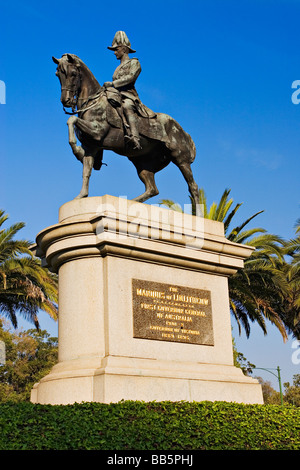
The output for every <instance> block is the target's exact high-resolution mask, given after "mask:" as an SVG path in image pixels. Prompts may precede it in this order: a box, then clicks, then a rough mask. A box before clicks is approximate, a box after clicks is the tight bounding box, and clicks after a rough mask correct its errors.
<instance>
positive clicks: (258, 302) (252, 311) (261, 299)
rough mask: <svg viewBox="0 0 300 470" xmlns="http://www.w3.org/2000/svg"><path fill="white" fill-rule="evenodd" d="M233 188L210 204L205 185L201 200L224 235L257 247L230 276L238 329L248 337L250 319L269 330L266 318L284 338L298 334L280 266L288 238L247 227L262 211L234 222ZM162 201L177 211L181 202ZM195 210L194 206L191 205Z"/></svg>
mask: <svg viewBox="0 0 300 470" xmlns="http://www.w3.org/2000/svg"><path fill="white" fill-rule="evenodd" d="M229 195H230V189H225V191H224V192H223V194H222V196H221V199H220V201H219V203H216V202H214V203H212V204H211V205H210V206H208V203H207V198H206V195H205V192H204V190H203V189H200V190H199V203H200V205H201V208H202V213H203V216H204V217H205V218H208V219H211V220H216V221H219V222H223V223H224V230H225V236H226V238H227V239H228V240H230V241H232V242H234V243H242V244H246V245H249V246H252V247H253V248H254V251H253V254H252V255H251V256H250V257H249V258H248V259H247V260H245V263H244V268H243V269H240V270H238V272H237V273H236V274H235V275H233V276H231V277H230V278H229V296H230V309H231V313H232V314H233V316H234V318H235V320H236V322H237V325H238V328H239V331H240V333H241V329H242V328H244V330H245V332H246V335H247V337H249V335H250V331H251V323H253V322H256V323H257V324H258V325H259V326H260V327H261V328H262V330H263V332H264V334H267V326H266V325H267V321H270V322H271V323H273V324H274V325H275V326H276V327H277V328H278V330H279V331H280V333H281V335H282V337H283V339H284V340H286V339H287V332H292V333H293V334H294V335H295V336H297V332H296V331H295V328H293V327H292V325H291V323H290V322H289V323H288V322H287V321H286V320H287V312H286V310H285V308H284V301H283V298H284V293H283V288H284V287H285V288H286V289H287V288H289V286H288V285H287V283H286V282H284V281H283V278H282V275H281V274H280V273H281V267H282V266H283V265H284V263H285V260H284V255H285V251H284V250H285V249H286V247H285V245H286V243H285V240H284V239H282V238H281V237H279V236H277V235H273V234H269V233H267V231H266V230H265V229H263V228H261V227H254V228H247V226H249V224H250V222H251V221H252V220H253V219H254V218H255V217H257V216H258V215H259V214H261V213H262V212H263V211H259V212H257V213H255V214H254V215H252V216H250V217H249V218H247V219H246V220H245V221H243V222H242V223H240V224H239V225H233V228H231V227H232V223H233V221H234V217H235V215H236V213H237V211H238V209H239V208H240V207H241V206H242V204H241V203H239V204H235V205H234V203H233V199H232V198H229ZM161 204H163V205H165V206H167V207H169V208H171V209H173V210H177V211H181V208H180V206H178V205H176V204H174V203H173V201H170V200H162V201H161ZM192 213H194V214H195V207H194V206H192Z"/></svg>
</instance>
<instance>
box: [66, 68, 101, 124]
mask: <svg viewBox="0 0 300 470" xmlns="http://www.w3.org/2000/svg"><path fill="white" fill-rule="evenodd" d="M76 69H77V72H78V73H77V76H76V82H75V84H74V86H73V87H72V88H71V87H61V90H62V91H63V90H66V91H68V92H69V93H71V94H72V96H73V97H74V99H75V103H74V104H73V106H72V112H69V111H66V109H65V108H64V106H63V110H64V112H65V114H69V115H70V116H74V115H75V114H78V113H83V112H86V111H88V110H89V109H91V108H93V107H94V106H96V104H97V101H96V102H95V103H93V104H91V105H90V106H88V107H85V106H86V105H87V103H88V102H89V101H91V100H94V99H96V98H99V97H100V96H101V94H102V93H103V89H102V87H100V90H99V91H98V92H97V93H94V94H93V95H90V96H89V97H88V99H87V100H86V101H85V102H84V103H83V104H82V107H81V108H80V109H77V111H75V108H76V107H77V103H78V97H79V90H80V86H81V71H80V66H78V65H77V66H76Z"/></svg>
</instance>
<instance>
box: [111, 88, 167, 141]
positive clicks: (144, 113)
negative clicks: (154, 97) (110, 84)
mask: <svg viewBox="0 0 300 470" xmlns="http://www.w3.org/2000/svg"><path fill="white" fill-rule="evenodd" d="M106 97H107V101H108V105H107V109H106V116H107V121H108V123H109V124H110V125H111V126H112V127H116V128H118V129H123V130H124V121H123V119H122V117H121V115H122V112H121V107H122V96H121V95H120V93H119V92H118V91H117V90H116V89H114V88H108V89H107V90H106ZM135 104H136V109H137V116H136V117H137V127H138V131H139V134H140V135H143V136H144V137H148V138H150V139H154V140H159V141H162V142H167V141H168V136H167V134H166V131H165V128H164V126H163V124H162V123H161V122H160V120H159V119H158V116H157V114H155V113H154V112H153V111H152V110H151V109H149V108H147V106H145V105H144V104H142V103H140V102H136V103H135ZM141 108H142V109H141Z"/></svg>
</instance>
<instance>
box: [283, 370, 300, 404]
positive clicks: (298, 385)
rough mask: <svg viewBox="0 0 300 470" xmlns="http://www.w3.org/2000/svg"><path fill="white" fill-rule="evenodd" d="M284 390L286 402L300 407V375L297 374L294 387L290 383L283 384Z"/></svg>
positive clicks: (294, 378)
mask: <svg viewBox="0 0 300 470" xmlns="http://www.w3.org/2000/svg"><path fill="white" fill-rule="evenodd" d="M283 386H284V388H285V390H284V401H285V403H289V404H290V405H295V406H300V374H296V375H294V377H293V385H290V384H289V382H286V383H284V384H283Z"/></svg>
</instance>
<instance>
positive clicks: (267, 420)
mask: <svg viewBox="0 0 300 470" xmlns="http://www.w3.org/2000/svg"><path fill="white" fill-rule="evenodd" d="M0 430H1V432H0V450H73V449H74V450H75V449H77V450H152V451H153V450H170V451H171V450H248V449H249V450H254V449H257V450H266V449H272V450H288V449H289V450H292V449H293V450H299V449H300V409H299V408H296V407H293V406H278V405H243V404H237V403H226V402H199V403H198V402H192V403H189V402H175V403H172V402H150V403H145V402H135V401H124V402H120V403H115V404H109V405H107V404H102V403H81V404H74V405H55V406H53V405H37V404H32V403H26V402H23V403H18V404H13V403H3V404H0Z"/></svg>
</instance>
